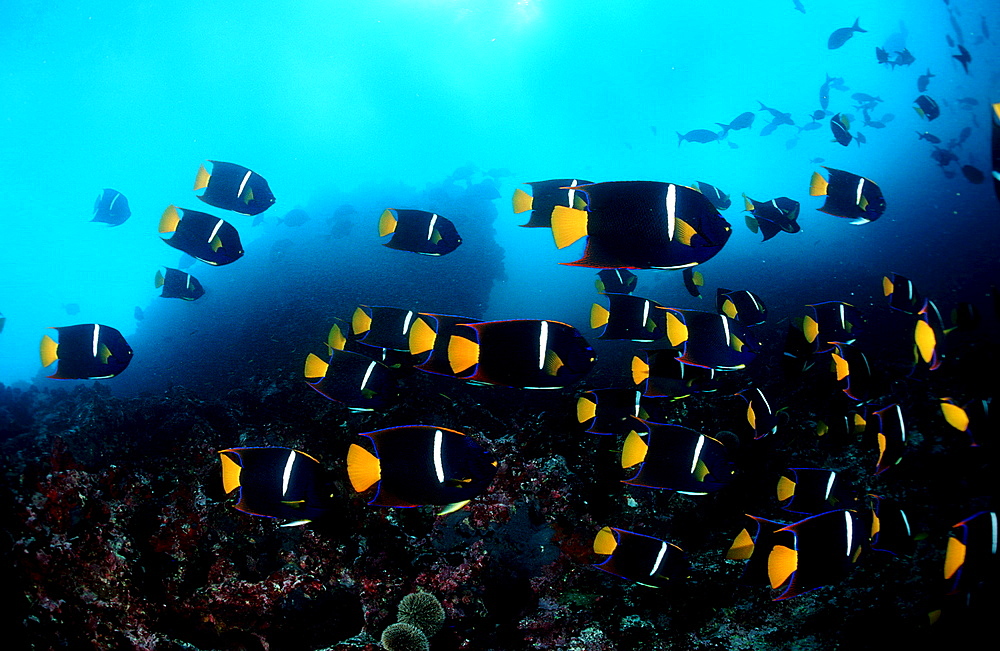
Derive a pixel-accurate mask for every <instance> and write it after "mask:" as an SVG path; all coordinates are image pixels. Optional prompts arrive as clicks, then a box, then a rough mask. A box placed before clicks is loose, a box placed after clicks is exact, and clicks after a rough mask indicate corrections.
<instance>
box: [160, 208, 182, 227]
mask: <svg viewBox="0 0 1000 651" xmlns="http://www.w3.org/2000/svg"><path fill="white" fill-rule="evenodd" d="M180 223H181V215H180V213H178V212H177V206H167V209H166V210H164V211H163V215H162V216H161V217H160V232H161V233H173V232H174V231H176V230H177V224H180Z"/></svg>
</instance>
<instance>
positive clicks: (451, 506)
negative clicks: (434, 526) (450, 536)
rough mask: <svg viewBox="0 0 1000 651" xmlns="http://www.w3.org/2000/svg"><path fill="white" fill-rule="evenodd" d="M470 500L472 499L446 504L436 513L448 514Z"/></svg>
mask: <svg viewBox="0 0 1000 651" xmlns="http://www.w3.org/2000/svg"><path fill="white" fill-rule="evenodd" d="M471 501H472V500H463V501H461V502H455V503H454V504H448V505H447V506H445V507H444V508H443V509H441V510H440V511H438V512H437V515H448V514H449V513H454V512H455V511H457V510H459V509H460V508H462V507H464V506H465V505H466V504H468V503H469V502H471Z"/></svg>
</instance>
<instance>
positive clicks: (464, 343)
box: [448, 335, 479, 373]
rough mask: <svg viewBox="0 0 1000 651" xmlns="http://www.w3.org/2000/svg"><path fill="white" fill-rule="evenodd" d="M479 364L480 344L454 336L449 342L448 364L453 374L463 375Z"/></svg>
mask: <svg viewBox="0 0 1000 651" xmlns="http://www.w3.org/2000/svg"><path fill="white" fill-rule="evenodd" d="M478 363H479V344H478V343H476V342H475V341H472V340H471V339H466V338H465V337H460V336H458V335H452V336H451V339H449V340H448V364H449V365H450V366H451V370H452V372H453V373H461V372H463V371H465V370H468V369H470V368H472V367H473V366H475V365H476V364H478Z"/></svg>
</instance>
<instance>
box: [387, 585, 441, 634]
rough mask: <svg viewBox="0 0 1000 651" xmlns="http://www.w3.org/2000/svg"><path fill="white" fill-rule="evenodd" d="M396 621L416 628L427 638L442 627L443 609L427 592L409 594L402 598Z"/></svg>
mask: <svg viewBox="0 0 1000 651" xmlns="http://www.w3.org/2000/svg"><path fill="white" fill-rule="evenodd" d="M397 613H398V614H397V619H398V620H399V621H400V622H402V623H404V624H411V625H413V626H416V627H417V628H419V629H420V630H421V632H423V634H424V635H425V636H427V637H428V638H430V637H432V636H433V635H434V634H435V633H437V632H438V631H440V630H441V627H442V626H444V618H445V613H444V607H443V606H441V602H440V601H438V600H437V597H435V596H434V595H432V594H431V593H429V592H411V593H410V594H408V595H406V596H405V597H403V599H402V600H401V601H400V602H399V608H398V609H397Z"/></svg>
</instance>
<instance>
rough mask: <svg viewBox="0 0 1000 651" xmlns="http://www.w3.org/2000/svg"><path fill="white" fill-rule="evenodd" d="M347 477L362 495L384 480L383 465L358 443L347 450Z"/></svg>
mask: <svg viewBox="0 0 1000 651" xmlns="http://www.w3.org/2000/svg"><path fill="white" fill-rule="evenodd" d="M347 477H348V479H350V480H351V486H353V487H354V490H355V491H357V492H358V493H362V492H364V491H366V490H368V489H369V488H370V487H371V486H372V485H373V484H374V483H375V482H377V481H378V480H380V479H382V464H381V463H379V460H378V457H376V456H375V455H374V454H372V453H371V452H369V451H368V450H366V449H364V448H363V447H361V446H360V445H358V444H357V443H351V447H350V448H348V450H347Z"/></svg>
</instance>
